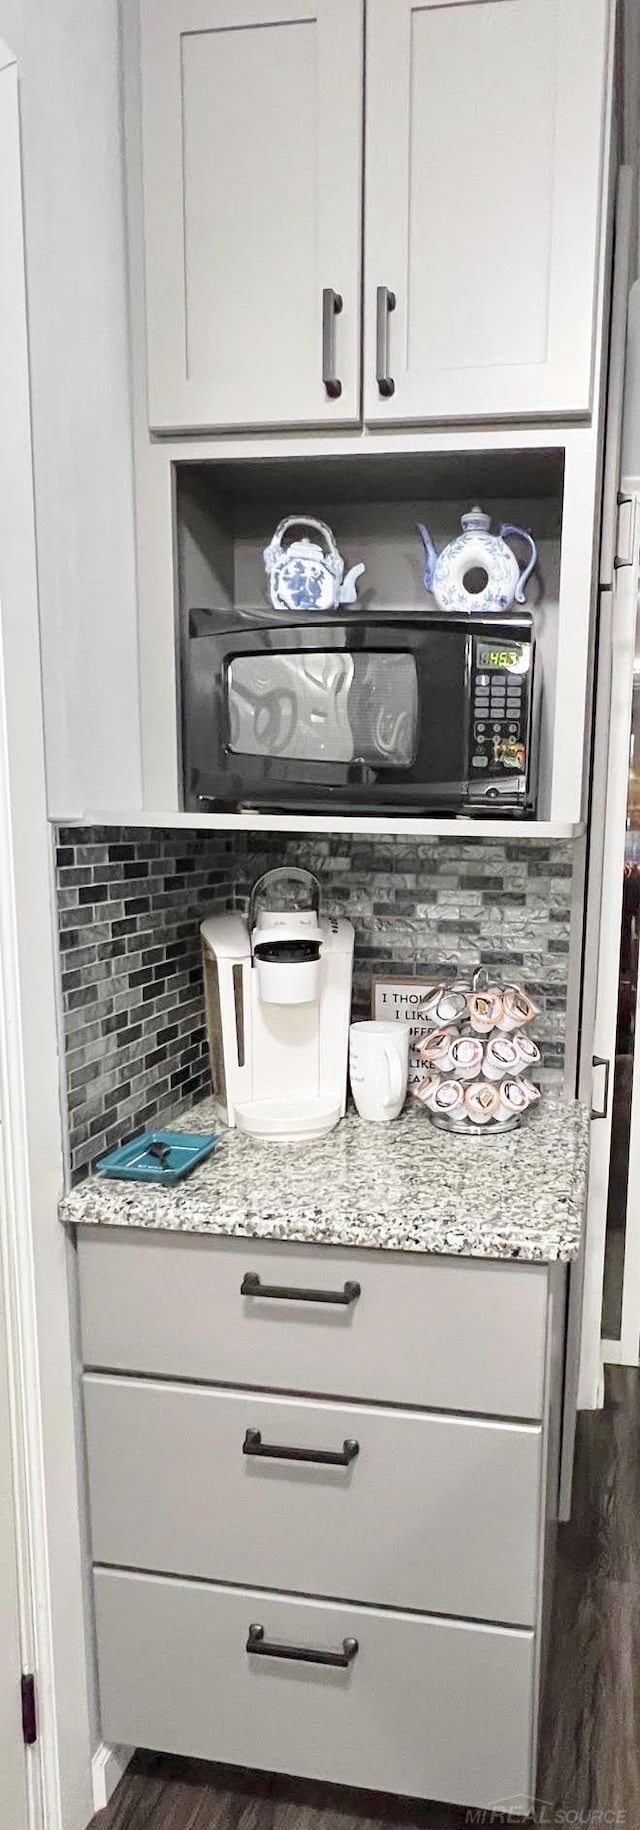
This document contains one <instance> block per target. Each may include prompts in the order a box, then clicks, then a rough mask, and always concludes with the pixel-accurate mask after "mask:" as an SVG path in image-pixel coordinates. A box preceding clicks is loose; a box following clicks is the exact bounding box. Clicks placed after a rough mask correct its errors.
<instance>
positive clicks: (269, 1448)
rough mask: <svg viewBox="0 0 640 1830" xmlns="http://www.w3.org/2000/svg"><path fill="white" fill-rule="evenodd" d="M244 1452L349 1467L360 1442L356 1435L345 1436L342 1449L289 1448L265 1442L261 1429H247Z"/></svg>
mask: <svg viewBox="0 0 640 1830" xmlns="http://www.w3.org/2000/svg"><path fill="white" fill-rule="evenodd" d="M242 1453H243V1455H262V1456H264V1457H265V1458H266V1459H267V1460H270V1461H313V1462H320V1463H321V1464H322V1466H323V1467H324V1468H348V1467H349V1466H350V1464H351V1462H352V1461H355V1459H356V1455H359V1454H360V1444H359V1442H356V1441H355V1438H354V1437H352V1436H345V1439H344V1442H343V1444H342V1448H341V1449H296V1448H287V1447H286V1446H285V1445H284V1444H283V1443H278V1442H263V1440H262V1431H261V1430H247V1431H246V1433H245V1439H244V1442H243V1444H242Z"/></svg>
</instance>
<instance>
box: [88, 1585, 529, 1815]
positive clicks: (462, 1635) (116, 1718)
mask: <svg viewBox="0 0 640 1830" xmlns="http://www.w3.org/2000/svg"><path fill="white" fill-rule="evenodd" d="M95 1598H96V1621H97V1647H98V1671H99V1685H100V1701H101V1732H102V1734H103V1736H104V1739H105V1740H106V1741H111V1742H122V1743H124V1744H125V1745H128V1746H141V1747H155V1748H162V1749H164V1750H166V1751H167V1752H169V1753H176V1754H189V1755H195V1756H201V1757H202V1758H204V1759H211V1760H218V1761H224V1762H227V1763H229V1764H231V1765H239V1766H245V1765H246V1766H253V1767H259V1768H264V1769H266V1770H271V1771H274V1772H288V1773H297V1774H300V1775H302V1776H303V1777H308V1778H316V1779H330V1780H333V1781H335V1782H336V1783H337V1784H343V1785H354V1786H364V1787H370V1788H372V1789H374V1790H375V1789H379V1790H382V1791H387V1792H401V1793H403V1792H404V1793H407V1794H410V1795H414V1796H418V1797H423V1798H434V1799H441V1800H446V1801H448V1802H450V1803H452V1804H460V1805H475V1806H478V1807H480V1806H482V1807H487V1808H488V1807H490V1806H491V1805H492V1804H495V1803H497V1802H498V1801H500V1800H505V1799H508V1800H509V1801H510V1802H511V1803H512V1808H516V1807H515V1801H516V1800H517V1801H518V1804H519V1805H520V1808H523V1806H522V1804H521V1803H520V1801H523V1803H524V1802H526V1800H527V1798H528V1797H530V1795H531V1791H532V1724H533V1717H534V1636H533V1634H532V1633H531V1632H528V1631H517V1630H515V1629H513V1628H502V1629H501V1628H495V1627H494V1628H490V1627H485V1626H480V1625H471V1624H469V1623H465V1622H453V1621H448V1620H442V1619H440V1620H435V1619H424V1618H423V1619H420V1618H418V1617H416V1616H415V1615H408V1614H404V1615H403V1614H397V1613H391V1612H389V1613H381V1612H378V1611H376V1610H374V1609H358V1608H351V1607H349V1608H347V1607H338V1606H335V1605H329V1604H327V1603H325V1602H311V1601H306V1600H305V1601H302V1600H297V1599H294V1598H292V1597H289V1596H279V1595H266V1594H264V1593H261V1592H260V1591H252V1590H250V1589H231V1588H223V1587H220V1588H214V1587H209V1586H207V1585H206V1584H203V1583H199V1582H192V1583H187V1582H183V1581H178V1580H169V1579H167V1578H162V1577H156V1576H144V1575H132V1574H128V1573H125V1572H122V1571H116V1570H105V1569H97V1570H96V1571H95ZM252 1627H253V1628H258V1629H260V1630H261V1632H259V1633H256V1634H254V1635H253V1636H251V1634H250V1629H251V1628H252ZM250 1637H252V1638H253V1642H254V1643H255V1645H256V1650H254V1651H250V1650H247V1642H248V1640H249V1638H250ZM353 1641H357V1650H355V1649H354V1647H353V1645H352V1643H350V1642H353ZM345 1642H346V1645H345ZM273 1644H275V1645H276V1646H279V1647H285V1648H289V1649H290V1650H291V1651H292V1652H293V1656H292V1657H289V1658H286V1657H272V1656H268V1655H267V1653H268V1648H269V1647H270V1646H272V1645H273ZM314 1651H316V1652H317V1651H320V1652H321V1653H322V1652H323V1651H324V1652H329V1653H330V1654H333V1655H337V1657H338V1658H341V1659H342V1661H344V1662H343V1663H341V1664H340V1665H333V1664H331V1665H329V1664H324V1663H314V1662H307V1661H306V1660H304V1661H303V1659H302V1658H301V1657H300V1654H301V1653H307V1655H308V1654H309V1652H312V1653H313V1652H314Z"/></svg>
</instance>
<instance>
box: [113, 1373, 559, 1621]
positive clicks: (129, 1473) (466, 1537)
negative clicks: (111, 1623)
mask: <svg viewBox="0 0 640 1830" xmlns="http://www.w3.org/2000/svg"><path fill="white" fill-rule="evenodd" d="M84 1410H85V1423H86V1431H87V1455H88V1468H89V1494H90V1506H91V1538H92V1545H93V1556H94V1561H95V1562H97V1563H110V1564H121V1565H122V1564H124V1565H126V1566H127V1567H128V1568H129V1569H131V1568H134V1569H147V1570H171V1571H172V1572H173V1574H174V1575H184V1576H202V1577H206V1578H210V1579H211V1580H212V1581H221V1582H249V1583H251V1584H252V1585H253V1586H255V1587H257V1588H269V1589H284V1588H286V1589H289V1590H297V1592H298V1593H302V1594H315V1595H341V1596H348V1597H349V1598H350V1599H352V1600H357V1601H364V1602H375V1603H376V1604H377V1605H378V1606H379V1607H401V1608H415V1609H418V1610H420V1611H421V1612H426V1611H429V1610H430V1611H431V1612H433V1613H438V1614H464V1615H466V1616H468V1617H471V1616H475V1618H476V1619H481V1620H501V1621H512V1622H513V1623H514V1625H516V1626H534V1625H535V1620H536V1608H537V1588H538V1582H537V1566H538V1529H539V1527H538V1519H539V1511H540V1498H539V1495H540V1477H541V1445H542V1431H541V1429H540V1427H539V1426H534V1425H531V1424H507V1423H502V1422H500V1423H491V1422H489V1421H488V1420H487V1419H486V1418H485V1419H480V1418H473V1419H471V1418H462V1417H446V1416H438V1415H437V1414H435V1413H431V1414H430V1415H429V1416H420V1415H418V1414H416V1413H415V1412H410V1411H409V1412H408V1411H400V1410H393V1411H392V1410H384V1409H382V1407H379V1408H378V1409H375V1410H374V1409H372V1408H371V1407H369V1406H366V1405H360V1406H355V1405H354V1406H350V1407H346V1406H344V1405H337V1404H328V1403H327V1402H326V1401H325V1402H324V1403H323V1404H319V1403H317V1402H316V1401H312V1400H310V1399H304V1398H298V1399H291V1398H289V1399H283V1398H274V1397H265V1395H264V1394H263V1393H260V1392H229V1391H224V1392H223V1391H212V1390H211V1388H207V1387H206V1386H197V1385H187V1384H182V1385H177V1384H175V1383H173V1384H169V1383H159V1382H156V1381H155V1380H152V1379H117V1378H109V1377H104V1376H100V1375H98V1374H95V1373H94V1374H87V1375H85V1379H84ZM256 1430H257V1431H258V1433H259V1435H260V1438H261V1443H260V1445H258V1446H259V1447H260V1448H262V1445H265V1444H266V1445H268V1446H269V1445H270V1446H271V1448H272V1449H273V1445H276V1447H280V1448H282V1449H286V1448H289V1449H292V1448H293V1449H296V1448H297V1449H298V1450H299V1451H300V1452H301V1454H303V1455H308V1456H311V1455H312V1454H313V1453H314V1451H320V1452H327V1451H328V1452H330V1453H331V1452H333V1453H335V1452H336V1451H337V1452H338V1453H340V1451H341V1450H342V1449H343V1444H344V1443H345V1442H351V1443H352V1444H353V1443H356V1444H357V1453H356V1454H355V1455H354V1458H353V1460H352V1461H351V1462H350V1463H349V1464H348V1466H343V1467H338V1466H335V1465H333V1466H327V1465H322V1464H321V1463H317V1462H316V1463H314V1462H313V1461H312V1460H311V1459H309V1460H287V1459H286V1458H285V1456H284V1455H282V1456H278V1455H276V1454H275V1453H274V1454H272V1455H269V1456H267V1455H266V1454H265V1455H264V1456H262V1455H258V1454H257V1453H255V1455H248V1454H247V1453H246V1452H244V1453H243V1443H245V1441H246V1438H247V1433H249V1435H251V1434H252V1433H254V1434H255V1432H256Z"/></svg>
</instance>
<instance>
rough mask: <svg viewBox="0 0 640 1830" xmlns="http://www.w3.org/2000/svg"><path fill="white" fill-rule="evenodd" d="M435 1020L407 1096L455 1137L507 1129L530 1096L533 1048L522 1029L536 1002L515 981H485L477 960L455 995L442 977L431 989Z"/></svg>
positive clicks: (536, 1057) (533, 1101)
mask: <svg viewBox="0 0 640 1830" xmlns="http://www.w3.org/2000/svg"><path fill="white" fill-rule="evenodd" d="M431 1001H432V1006H433V1014H434V1015H437V1016H438V1017H439V1018H440V1020H441V1023H442V1027H441V1028H440V1029H438V1030H436V1031H434V1032H433V1033H432V1034H431V1035H429V1036H427V1037H426V1038H425V1041H424V1042H423V1044H422V1047H421V1049H420V1054H421V1057H422V1060H423V1062H424V1070H425V1071H424V1077H423V1079H422V1080H421V1081H420V1082H419V1083H418V1085H417V1086H416V1087H415V1088H414V1097H415V1098H416V1099H418V1100H419V1101H420V1103H421V1104H422V1105H425V1106H426V1108H427V1111H428V1113H429V1116H430V1118H431V1119H432V1121H433V1123H434V1125H437V1126H438V1127H439V1129H440V1130H442V1131H452V1132H455V1133H456V1134H457V1135H458V1136H459V1137H492V1136H493V1137H496V1136H500V1135H503V1134H504V1132H505V1131H513V1130H515V1127H516V1126H517V1125H520V1124H521V1123H522V1120H523V1118H524V1117H525V1116H526V1114H527V1113H528V1112H529V1111H530V1110H531V1108H532V1107H533V1106H535V1105H537V1104H538V1100H539V1099H540V1088H539V1086H537V1085H536V1083H535V1081H534V1079H533V1078H532V1076H533V1075H534V1074H535V1072H536V1069H537V1067H538V1065H539V1063H540V1058H541V1057H540V1050H539V1048H538V1045H537V1043H536V1042H534V1040H533V1037H532V1035H531V1034H530V1025H531V1024H532V1023H533V1022H534V1020H535V1018H536V1017H537V1016H538V1010H537V1007H536V1005H535V1004H534V1003H532V1000H531V998H530V997H528V996H527V993H526V992H525V991H523V990H522V989H521V987H520V986H519V985H505V986H501V987H500V986H497V985H490V984H488V983H487V982H486V972H485V970H484V968H479V969H478V971H477V972H476V973H475V974H474V976H473V980H472V982H470V983H469V984H468V986H467V985H464V984H463V983H461V982H459V981H457V982H456V986H455V997H454V996H452V992H451V987H448V986H446V985H442V986H441V987H438V988H436V989H434V992H433V995H432V1000H431Z"/></svg>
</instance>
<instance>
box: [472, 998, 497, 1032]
mask: <svg viewBox="0 0 640 1830" xmlns="http://www.w3.org/2000/svg"><path fill="white" fill-rule="evenodd" d="M467 1009H468V1011H469V1017H470V1019H471V1028H472V1029H474V1030H475V1032H476V1035H478V1036H486V1035H488V1032H489V1030H490V1029H495V1027H496V1024H500V1028H502V1027H503V1026H502V1023H501V1022H500V1019H501V1017H502V1016H503V1012H504V1005H503V1000H502V998H501V996H500V992H499V991H472V993H471V997H469V998H467Z"/></svg>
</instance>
